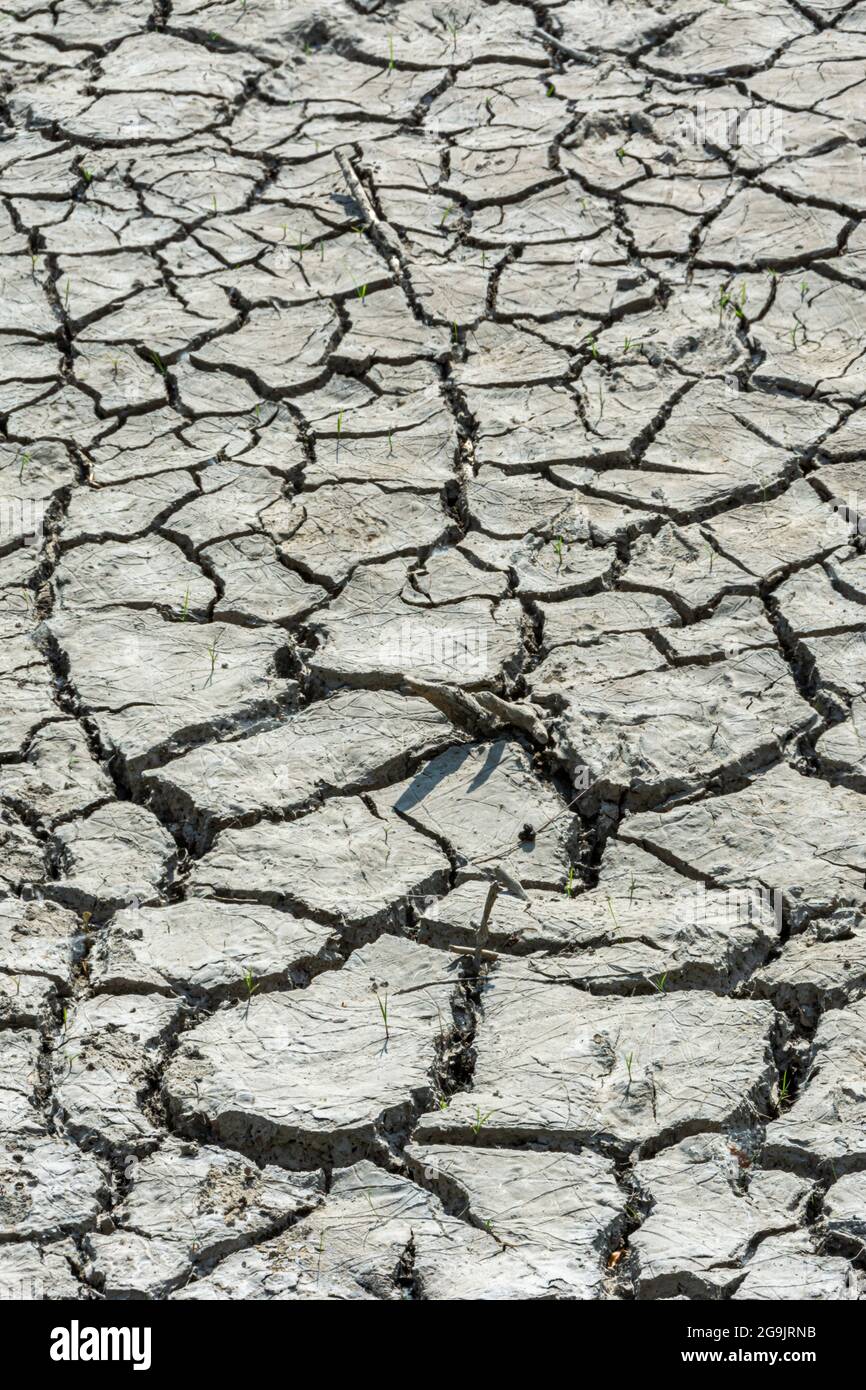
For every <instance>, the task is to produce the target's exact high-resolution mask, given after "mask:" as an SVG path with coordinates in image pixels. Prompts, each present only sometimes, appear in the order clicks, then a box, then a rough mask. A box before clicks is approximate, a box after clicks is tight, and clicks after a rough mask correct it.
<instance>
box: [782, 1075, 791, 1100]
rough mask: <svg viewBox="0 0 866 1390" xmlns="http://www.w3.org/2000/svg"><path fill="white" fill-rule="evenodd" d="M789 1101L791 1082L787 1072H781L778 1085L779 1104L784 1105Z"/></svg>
mask: <svg viewBox="0 0 866 1390" xmlns="http://www.w3.org/2000/svg"><path fill="white" fill-rule="evenodd" d="M790 1099H791V1081H790V1077H789V1076H788V1073H787V1071H783V1072H782V1079H781V1081H780V1083H779V1104H780V1105H786V1104H787V1103H788V1101H789V1100H790Z"/></svg>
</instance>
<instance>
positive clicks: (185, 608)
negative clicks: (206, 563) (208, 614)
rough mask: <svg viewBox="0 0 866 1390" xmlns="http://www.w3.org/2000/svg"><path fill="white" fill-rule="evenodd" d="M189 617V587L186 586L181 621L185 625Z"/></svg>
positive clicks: (181, 607) (181, 606)
mask: <svg viewBox="0 0 866 1390" xmlns="http://www.w3.org/2000/svg"><path fill="white" fill-rule="evenodd" d="M188 617H189V585H187V586H186V593H185V594H184V596H183V603H182V604H181V605H180V620H181V622H182V623H185V622H186V620H187V618H188Z"/></svg>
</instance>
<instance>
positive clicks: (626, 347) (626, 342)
mask: <svg viewBox="0 0 866 1390" xmlns="http://www.w3.org/2000/svg"><path fill="white" fill-rule="evenodd" d="M622 350H623V352H631V338H626V339H624V341H623V345H622Z"/></svg>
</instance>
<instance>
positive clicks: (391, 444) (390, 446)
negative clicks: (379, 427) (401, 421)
mask: <svg viewBox="0 0 866 1390" xmlns="http://www.w3.org/2000/svg"><path fill="white" fill-rule="evenodd" d="M393 452H394V440H393V439H392V437H391V431H390V430H389V431H388V453H389V454H393Z"/></svg>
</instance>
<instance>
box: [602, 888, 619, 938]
mask: <svg viewBox="0 0 866 1390" xmlns="http://www.w3.org/2000/svg"><path fill="white" fill-rule="evenodd" d="M605 901H606V902H607V910H608V912H609V913H610V919H611V921H612V922H613V925H614V926H615V927H616V930H617V931H619V922H618V921H617V920H616V913H615V912H614V910H613V903H612V902H611V900H610V895H608V896H607V898H606V899H605Z"/></svg>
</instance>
